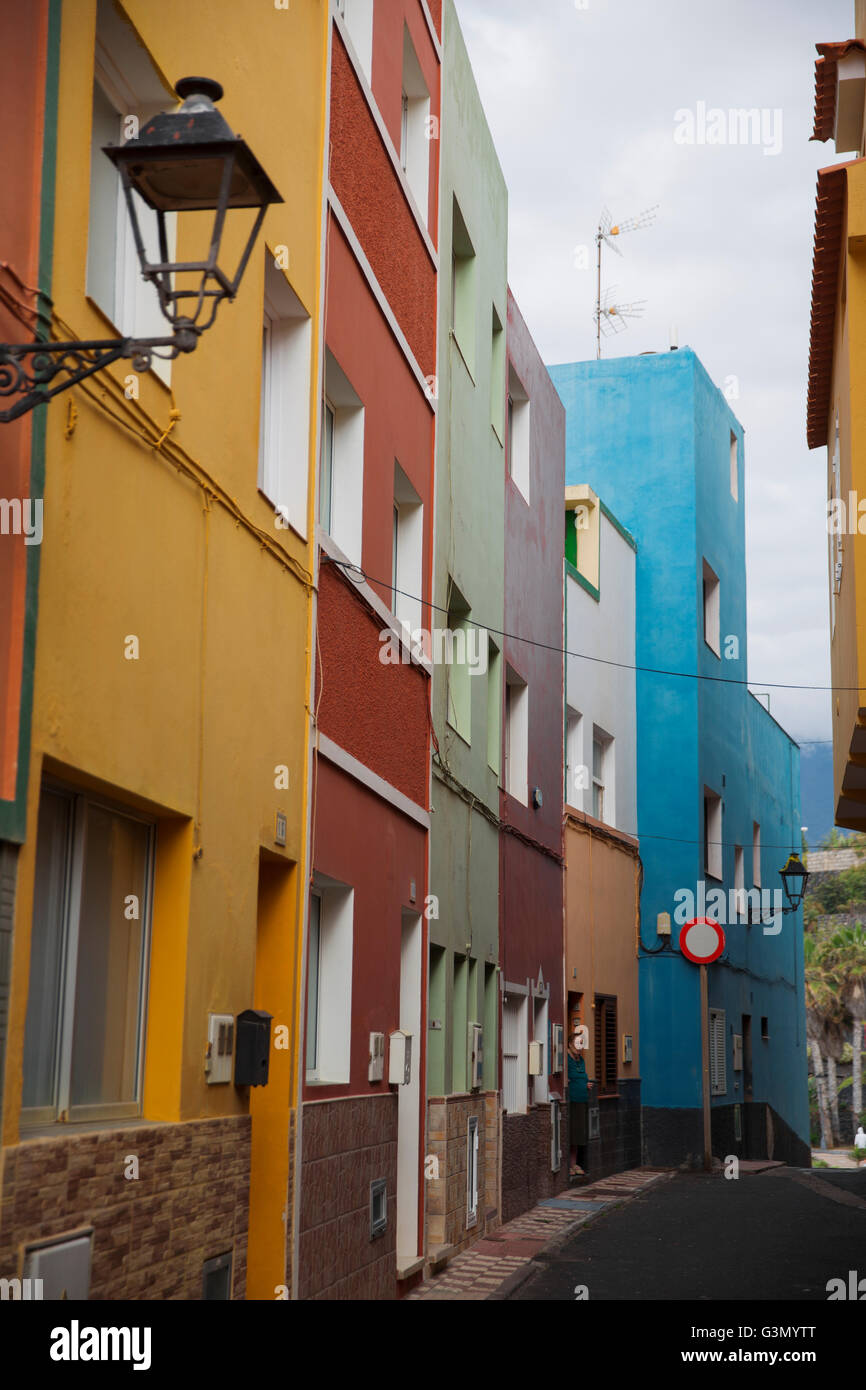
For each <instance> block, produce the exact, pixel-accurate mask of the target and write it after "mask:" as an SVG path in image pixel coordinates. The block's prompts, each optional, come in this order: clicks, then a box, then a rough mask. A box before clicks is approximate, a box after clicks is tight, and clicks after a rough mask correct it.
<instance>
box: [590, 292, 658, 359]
mask: <svg viewBox="0 0 866 1390" xmlns="http://www.w3.org/2000/svg"><path fill="white" fill-rule="evenodd" d="M645 304H646V300H645V299H634V300H632V301H631V303H630V304H624V303H623V302H622V300H620V299H617V298H616V286H615V285H612V286H611V288H610V289H608V290H605V292H604V297H603V299H602V300H601V302H600V304H599V306H598V308H597V310H596V314H597V316H598V332H599V334H602V333H603V334H604V335H605V337H609V336H610V335H611V334H612V333H623V332H625V330H626V328H628V324H627V323H626V319H639V318H640V317H641V315H642V314H643V311H644V306H645ZM599 356H601V353H600V352H599Z"/></svg>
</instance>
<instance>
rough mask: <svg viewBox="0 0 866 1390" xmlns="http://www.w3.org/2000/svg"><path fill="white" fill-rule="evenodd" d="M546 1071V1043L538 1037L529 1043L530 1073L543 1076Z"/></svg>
mask: <svg viewBox="0 0 866 1390" xmlns="http://www.w3.org/2000/svg"><path fill="white" fill-rule="evenodd" d="M543 1071H544V1043H543V1042H539V1041H538V1039H536V1040H535V1041H534V1042H531V1043H530V1044H529V1075H530V1076H541V1074H542V1072H543Z"/></svg>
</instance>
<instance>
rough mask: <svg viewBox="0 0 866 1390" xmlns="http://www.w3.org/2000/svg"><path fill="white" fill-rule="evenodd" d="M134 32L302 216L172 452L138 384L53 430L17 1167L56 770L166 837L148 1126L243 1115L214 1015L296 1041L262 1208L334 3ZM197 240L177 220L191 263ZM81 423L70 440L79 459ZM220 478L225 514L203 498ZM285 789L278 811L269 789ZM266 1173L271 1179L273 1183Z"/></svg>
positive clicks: (68, 308) (308, 551)
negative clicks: (272, 412) (296, 360)
mask: <svg viewBox="0 0 866 1390" xmlns="http://www.w3.org/2000/svg"><path fill="white" fill-rule="evenodd" d="M123 10H124V12H125V14H126V15H127V16H128V18H129V19H130V20H131V22H132V24H133V25H134V27H135V29H136V31H137V33H138V35H139V36H140V39H141V41H142V42H143V43H144V45H145V47H146V48H147V50H148V52H149V54H150V56H151V58H152V60H153V62H154V64H155V66H156V67H157V69H158V70H159V71H160V73H161V74H162V75H163V76H164V77H165V78H166V79H167V81H170V82H173V81H175V80H177V78H178V77H180V76H182V75H185V74H187V73H195V74H205V75H208V76H212V77H215V78H217V80H219V81H220V82H222V84H223V86H224V88H225V98H224V100H223V101H222V102H221V103H220V108H219V109H220V110H221V111H222V113H223V114H224V116H225V117H226V119H227V120H228V122H229V124H230V125H231V126H232V128H233V129H234V130H235V132H236V133H237V134H239V135H242V136H243V137H244V138H245V139H246V141H247V143H248V144H249V145H250V147H251V148H252V150H253V151H254V153H255V154H256V156H257V157H258V159H259V160H260V162H261V163H262V164H263V166H264V167H265V169H266V170H267V172H268V174H269V175H270V177H271V179H272V180H273V182H274V183H275V185H276V186H277V188H278V189H279V191H280V192H281V193H282V195H283V197H284V199H285V202H284V203H283V204H278V205H275V206H273V207H271V208H269V210H268V213H267V216H266V219H265V224H264V231H263V234H262V236H261V237H260V239H259V243H258V245H257V247H256V249H255V251H254V252H253V255H252V258H251V260H250V263H249V265H248V268H247V271H246V275H245V277H244V280H243V282H242V284H241V288H240V291H239V294H238V297H237V299H236V301H235V302H234V304H223V305H222V306H221V309H220V312H219V314H218V317H217V321H216V324H215V326H214V327H213V328H211V329H210V330H209V331H208V332H207V333H206V334H205V336H204V337H203V338H202V339H201V341H200V343H199V345H198V347H197V349H196V351H195V352H194V353H193V354H191V355H190V356H188V357H182V358H180V359H178V360H177V361H176V362H175V363H174V365H173V374H172V390H173V397H174V402H175V404H176V406H177V409H178V410H179V412H180V418H179V419H178V420H176V421H175V422H174V424H173V426H172V428H171V432H170V434H169V436H168V439H167V441H166V442H165V443H164V444H163V446H162V448H161V450H157V449H156V448H154V447H153V446H154V443H155V442H156V441H157V440H158V439H159V437H160V435H161V434H163V432H165V431H167V430H168V429H169V425H170V424H171V420H170V415H169V412H170V410H171V408H172V396H171V394H170V393H169V391H168V390H167V389H166V388H165V387H164V386H163V384H162V383H161V382H160V381H159V380H157V379H156V378H155V377H153V375H152V374H150V375H144V376H142V377H141V384H140V392H141V395H140V401H139V402H138V404H137V405H136V403H134V402H128V401H125V400H124V398H123V391H122V389H121V388H118V387H117V386H116V385H115V386H114V387H112V386H111V385H110V384H106V381H105V375H106V374H102V375H100V376H99V377H96V378H93V379H92V380H91V381H90V383H88V385H89V390H88V391H87V392H85V391H84V389H83V388H81V387H79V388H75V389H74V390H73V391H70V392H69V394H68V396H61V397H60V398H59V400H57V401H55V402H54V403H53V404H52V405H51V406H50V407H49V408H48V435H47V446H46V449H47V464H46V484H45V513H44V540H43V545H42V556H41V580H40V599H39V625H38V634H37V650H36V679H35V697H34V711H33V739H32V762H31V771H30V797H29V803H28V804H29V808H30V811H29V823H28V837H27V843H26V845H25V847H24V849H23V851H22V854H21V858H20V863H19V878H18V896H17V902H16V922H15V937H14V940H15V955H14V962H13V985H12V998H11V1018H10V1040H9V1047H8V1050H7V1066H6V1104H5V1130H4V1141H5V1142H6V1143H17V1142H18V1119H19V1107H20V1094H21V1059H22V1050H23V1037H24V1021H25V1015H26V1006H27V985H28V975H29V949H30V919H31V913H32V899H33V876H34V858H35V848H36V822H37V812H38V793H39V785H40V780H41V775H42V769H43V765H46V764H47V765H50V766H51V767H52V768H53V769H54V770H55V771H61V772H62V771H63V770H64V769H65V770H66V775H67V777H68V779H69V780H70V781H72V782H74V783H76V784H77V785H81V786H86V785H94V784H104V787H105V789H106V790H110V791H111V794H112V795H113V796H114V797H115V798H116V799H120V800H124V799H127V800H129V801H130V803H131V804H136V805H139V806H144V807H145V808H149V809H150V810H151V811H152V813H153V814H154V816H155V818H157V819H158V822H159V831H158V849H157V864H156V883H155V902H154V921H153V946H152V959H151V975H152V978H151V983H150V995H149V1013H148V1038H147V1053H146V1069H145V1087H144V1111H143V1113H144V1118H146V1119H161V1120H172V1119H173V1120H178V1119H189V1118H193V1117H205V1116H212V1115H225V1114H232V1113H243V1112H244V1111H245V1110H246V1109H247V1106H248V1104H249V1101H248V1096H247V1093H246V1092H244V1091H242V1090H236V1089H235V1087H234V1086H231V1085H230V1086H225V1085H223V1086H211V1087H209V1086H207V1085H206V1082H205V1075H204V1071H203V1057H204V1050H205V1044H206V1033H207V1014H208V1012H209V1011H217V1012H226V1013H232V1014H237V1013H239V1012H240V1011H241V1010H243V1009H245V1008H247V1007H250V1006H252V1005H253V1002H254V996H255V1003H256V1005H257V1006H259V1007H263V1008H267V1009H268V1010H269V1011H270V1012H272V1013H273V1014H274V1016H275V1017H274V1022H275V1025H276V1024H284V1025H286V1026H287V1027H288V1028H289V1031H290V1036H291V1038H292V1049H291V1056H292V1059H293V1061H292V1065H286V1064H285V1060H284V1058H280V1061H279V1064H278V1065H276V1066H274V1054H273V1051H272V1073H271V1074H272V1076H273V1077H274V1078H275V1082H274V1083H272V1085H273V1089H272V1090H270V1088H269V1090H270V1096H269V1107H268V1108H267V1109H266V1110H262V1114H263V1115H264V1114H267V1115H268V1116H269V1118H268V1119H267V1121H266V1122H265V1123H266V1124H270V1125H273V1126H275V1130H274V1134H273V1135H272V1142H271V1143H270V1146H268V1145H267V1144H266V1145H264V1148H263V1147H262V1145H261V1144H260V1145H259V1171H260V1174H262V1173H263V1178H264V1181H263V1183H262V1190H263V1191H265V1190H267V1189H268V1186H269V1182H270V1175H269V1173H268V1171H267V1164H268V1162H271V1161H273V1162H276V1163H278V1162H281V1160H278V1158H277V1156H276V1155H277V1152H278V1150H279V1148H280V1145H281V1143H283V1141H282V1140H281V1139H280V1135H281V1134H287V1133H288V1116H289V1110H290V1109H291V1108H292V1107H293V1106H294V1105H295V1103H296V1076H297V1066H296V1061H295V1059H296V1057H297V1039H298V1026H299V1013H300V1011H299V1009H298V989H299V979H300V968H299V966H300V947H301V940H300V937H301V933H300V930H299V922H301V921H302V918H303V909H304V904H305V900H306V892H305V855H306V845H305V834H306V810H305V807H306V801H307V780H308V777H309V766H308V764H309V758H308V735H309V710H308V703H309V687H310V674H311V672H310V652H311V612H312V605H311V589H310V587H309V584H308V583H305V582H302V581H303V579H304V577H305V576H307V577H309V576H310V575H311V573H312V568H313V555H312V548H311V545H310V542H309V537H310V535H311V534H312V531H313V516H314V485H313V482H314V472H313V471H311V475H310V486H309V501H308V526H307V536H308V539H307V540H304V539H302V538H301V537H300V536H298V535H297V534H296V533H295V532H294V531H291V530H289V529H278V528H277V527H276V526H275V518H274V513H273V509H272V507H271V506H270V505H269V503H268V502H267V501H266V500H265V499H264V498H263V497H262V496H261V494H259V492H258V490H257V468H258V445H259V402H260V389H261V382H260V376H261V335H262V303H263V282H264V269H265V242H267V244H268V246H269V247H271V248H274V247H276V246H278V245H286V246H287V247H288V248H289V257H290V262H289V270H288V272H287V278H288V280H289V282H290V284H291V286H292V289H293V290H294V291H295V293H296V294H297V296H298V298H299V299H300V300H301V302H302V304H303V305H304V307H305V308H306V310H307V311H308V312H309V314H310V315H311V318H312V324H313V333H312V344H311V390H310V432H309V448H310V459H311V460H313V459H314V458H315V449H316V430H317V423H318V409H317V401H318V395H319V372H320V348H319V341H318V324H319V319H320V302H319V301H320V284H321V253H320V247H321V223H322V169H323V163H324V122H325V113H326V99H325V91H326V75H327V61H326V48H327V22H326V21H327V0H303V3H294V0H293V3H292V4H291V5H290V6H289V8H288V9H278V8H277V7H276V6H275V5H274V4H272V3H268V2H267V0H262V3H261V4H258V5H239V4H237V3H236V0H207V2H206V3H205V0H188V3H185V4H183V5H178V4H177V3H176V0H125V4H124V6H123ZM95 23H96V3H95V0H65V3H64V9H63V29H62V37H61V65H60V91H59V117H58V133H59V148H58V159H57V168H58V178H57V193H56V217H55V239H54V246H55V253H54V276H53V291H52V292H53V298H54V303H55V310H56V313H57V315H58V317H59V320H60V322H61V324H62V325H64V326H68V329H69V330H71V332H72V333H73V334H74V335H75V336H77V337H79V338H89V337H105V336H114V335H115V329H114V328H113V326H111V325H109V324H108V323H107V321H106V320H105V318H104V317H103V315H102V314H101V313H100V312H99V311H98V310H97V309H96V308H95V306H93V305H92V304H91V303H90V302H89V301H88V300H87V298H86V295H85V275H86V262H87V232H88V204H89V166H90V121H91V105H92V84H93V70H94V36H95ZM265 98H267V99H265ZM171 104H172V98H171V97H170V96H169V95H168V93H167V95H166V107H167V108H168V107H170V105H171ZM205 217H207V214H186V215H184V216H182V217H181V219H180V226H179V236H178V250H179V252H180V254H181V255H183V254H186V253H187V252H188V250H189V247H190V245H191V233H192V230H193V226H194V227H195V230H198V228H199V226H200V219H202V218H205ZM251 217H252V214H250V213H248V212H241V213H235V214H231V213H230V214H229V216H228V221H227V232H226V236H225V237H224V247H225V251H224V254H223V256H222V257H221V261H222V262H223V263H225V261H229V262H230V263H231V266H232V269H233V268H234V264H235V263H236V261H237V258H238V255H239V253H240V250H241V248H242V246H243V243H244V240H245V237H246V234H247V230H248V228H249V226H250V223H251ZM233 223H236V224H237V223H239V224H241V225H240V227H238V226H233ZM166 331H167V329H166ZM58 336H60V332H58ZM63 336H65V332H64V333H63ZM130 370H131V367H130V365H129V364H128V363H126V364H124V363H122V364H119V365H118V366H117V367H116V368H114V369H110V374H111V377H112V378H113V380H114V382H115V383H119V382H122V381H123V379H124V377H125V376H126V374H127V373H128V372H129V371H130ZM72 406H74V408H75V409H76V410H77V419H76V420H75V421H74V428H72V429H71V431H70V432H69V435H68V437H67V426H68V425H69V423H70V422H69V417H68V414H67V411H68V410H69V409H70V407H72ZM112 416H114V417H116V418H112ZM142 432H144V433H145V434H146V435H147V436H148V438H147V441H145V440H142V439H141V438H140V437H139V436H140V434H141V433H142ZM179 451H180V452H179ZM208 478H210V479H212V480H213V482H214V484H215V487H214V489H213V492H214V493H216V494H217V495H216V496H212V495H211V496H209V492H210V489H209V487H208V485H207V479H208ZM202 483H204V484H205V485H204V486H202ZM261 533H263V534H261ZM129 634H135V635H136V636H137V637H138V639H139V643H140V657H139V659H138V660H137V661H129V660H126V659H125V658H124V639H125V638H126V637H127V636H128V635H129ZM282 764H285V765H287V767H288V769H289V788H288V790H287V791H286V790H277V789H276V788H275V769H276V768H277V767H278V766H279V765H282ZM277 810H280V811H282V812H284V813H285V815H286V817H287V844H286V847H285V849H280V848H278V847H277V846H276V845H275V843H274V824H275V814H276V812H277ZM262 849H265V850H267V851H269V852H270V853H271V854H272V855H273V857H274V859H275V860H276V861H278V860H280V859H282V860H284V861H285V863H286V865H287V869H289V870H291V869H292V866H298V868H297V870H296V871H291V872H287V875H286V878H285V884H287V885H290V890H289V891H283V892H282V893H281V894H280V895H279V902H278V905H277V908H276V909H275V910H276V912H277V916H276V917H274V915H273V911H271V915H270V917H269V918H268V922H269V927H270V930H271V931H272V932H274V931H276V932H277V933H278V934H279V933H282V942H281V944H280V945H279V946H278V947H276V948H275V947H274V946H273V944H272V943H270V944H269V948H268V949H269V959H270V961H271V963H272V965H274V967H275V968H274V969H273V972H272V973H271V974H270V976H269V977H268V983H267V984H265V983H263V979H262V975H261V969H260V968H259V972H258V975H257V961H256V947H257V931H258V929H259V916H260V912H259V902H258V899H259V870H260V851H261V850H262ZM194 851H200V857H198V858H194ZM284 886H285V885H284ZM259 965H261V963H259ZM278 1093H279V1098H280V1104H279V1105H276V1104H275V1102H276V1099H277V1094H278ZM260 1128H261V1125H260ZM254 1143H255V1139H254ZM284 1147H285V1144H284V1143H283V1148H284ZM263 1152H264V1153H265V1154H267V1153H268V1152H270V1154H271V1159H267V1158H266V1159H265V1170H262V1169H261V1161H262V1153H263ZM284 1167H285V1165H284ZM290 1200H291V1198H290V1195H289V1196H285V1197H284V1198H283V1199H282V1200H280V1201H279V1202H277V1203H276V1206H278V1207H279V1210H278V1211H276V1212H274V1210H272V1208H273V1207H274V1205H275V1204H274V1203H273V1202H271V1204H270V1206H268V1205H267V1204H266V1205H265V1206H261V1205H258V1206H257V1205H256V1199H255V1195H254V1199H253V1210H252V1211H251V1228H250V1252H249V1288H250V1290H252V1289H253V1287H255V1288H256V1289H257V1290H258V1291H259V1296H264V1297H273V1286H274V1284H276V1283H280V1282H283V1272H282V1265H281V1257H280V1256H279V1242H278V1241H276V1240H275V1239H274V1237H273V1231H272V1229H271V1227H272V1222H273V1220H274V1219H276V1220H279V1221H280V1223H281V1222H282V1213H283V1209H284V1207H285V1206H286V1202H287V1201H290ZM284 1248H285V1232H284V1228H283V1251H284ZM263 1251H267V1253H266V1254H262V1253H261V1252H263ZM268 1289H270V1292H268V1291H267V1290H268ZM263 1290H264V1292H262V1291H263Z"/></svg>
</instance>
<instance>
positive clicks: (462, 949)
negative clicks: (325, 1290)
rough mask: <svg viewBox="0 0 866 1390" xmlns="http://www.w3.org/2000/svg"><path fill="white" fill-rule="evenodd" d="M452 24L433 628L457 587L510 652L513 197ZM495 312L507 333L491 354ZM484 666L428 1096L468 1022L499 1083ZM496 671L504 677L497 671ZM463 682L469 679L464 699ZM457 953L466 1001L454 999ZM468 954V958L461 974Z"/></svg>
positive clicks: (442, 1088)
mask: <svg viewBox="0 0 866 1390" xmlns="http://www.w3.org/2000/svg"><path fill="white" fill-rule="evenodd" d="M443 22H444V35H443V43H444V55H445V56H444V63H443V69H442V71H443V82H442V85H443V92H442V125H441V142H442V144H441V152H440V153H441V166H440V167H441V196H440V219H441V221H440V239H439V256H440V273H439V362H438V396H439V416H438V424H437V452H436V503H435V506H436V515H435V522H436V524H435V552H434V603H435V604H436V605H437V607H436V609H435V610H434V615H433V618H432V619H431V626H432V625H433V624H434V623H435V624H437V625H439V626H445V625H446V623H447V617H446V612H447V610H448V609H449V607H451V608H452V611H453V609H454V607H455V605H454V597H455V595H454V589H453V587H452V586H456V589H457V590H458V591H459V595H460V597H461V598H462V599H463V600H465V603H466V604H467V605H468V608H469V614H468V616H469V618H470V619H472V620H474V622H475V623H480V624H481V625H482V626H485V627H487V628H490V629H492V630H493V631H492V636H493V641H494V642H495V643H496V645H497V647H501V639H500V638H499V637H498V636H497V635H496V634H497V632H498V631H501V629H502V626H503V563H504V529H505V484H504V476H505V457H504V448H503V445H504V438H505V420H504V414H505V404H504V403H505V389H504V373H505V353H504V351H503V347H504V337H503V333H504V329H505V325H506V315H507V307H508V306H507V257H508V192H507V188H506V185H505V179H504V177H503V174H502V170H501V169H500V167H499V161H498V159H497V156H496V151H495V149H494V146H493V140H492V138H491V135H490V131H489V130H488V127H487V122H486V120H485V116H484V110H483V107H482V105H481V98H480V97H479V95H478V89H477V87H476V85H475V78H474V76H473V74H472V69H471V66H470V63H469V58H468V55H467V52H466V47H465V44H464V41H463V35H462V34H461V32H460V26H459V23H458V21H457V15H456V12H455V9H454V4H453V0H446V4H445V8H444V20H443ZM455 200H456V204H457V208H458V209H459V211H458V213H457V215H456V216H455V214H454V206H455ZM470 252H474V255H472V254H470ZM455 257H456V264H455V260H454V259H453V258H455ZM455 269H456V277H457V284H456V292H455V291H454V289H453V279H454V270H455ZM494 313H495V315H496V317H497V319H498V322H499V324H500V325H501V329H502V330H503V332H502V333H500V335H499V338H498V342H497V343H496V344H494V336H495V335H494ZM455 327H456V334H455V332H454V328H455ZM494 362H495V363H496V367H495V368H494ZM493 420H495V422H496V425H495V426H494V424H493V423H492V421H493ZM469 627H470V629H471V627H472V624H471V623H470V624H469ZM482 651H485V648H482ZM485 655H486V652H485ZM481 669H483V662H482V664H481V666H480V667H479V674H477V675H473V676H471V677H470V678H469V681H468V685H469V700H470V717H469V722H468V725H467V727H466V733H468V735H469V737H468V739H466V738H464V737H461V735H460V734H459V733H458V732H457V731H456V729H455V728H453V727H452V726H451V725H450V724H449V722H448V708H449V701H448V685H449V675H450V672H449V668H448V666H447V665H437V666H436V667H435V669H434V674H433V697H432V698H433V723H434V727H435V730H436V735H437V738H438V740H439V758H438V759H437V758H436V757H435V756H434V773H433V793H432V804H433V818H432V820H433V825H432V831H431V837H430V840H431V848H430V870H431V872H430V892H431V893H433V894H435V895H436V896H437V897H438V899H439V917H438V920H436V919H434V920H431V922H430V940H431V944H432V945H433V946H434V947H441V948H444V952H445V955H444V962H443V963H444V971H443V972H442V973H443V975H444V979H443V980H441V984H440V985H439V986H438V987H439V988H441V987H442V986H444V990H443V993H444V999H443V1004H444V1011H443V1012H444V1017H443V1028H442V1029H441V1030H438V1029H437V1030H435V1031H432V1030H431V1032H430V1033H429V1037H428V1043H429V1052H428V1092H429V1094H430V1095H448V1094H449V1093H451V1092H452V1091H460V1090H463V1089H464V1088H465V1085H466V1068H465V1062H464V1060H463V1059H464V1055H465V1051H466V1044H465V1033H466V1024H467V1023H468V1022H477V1023H483V1024H485V1030H484V1085H485V1089H494V1088H496V1087H497V1086H498V1064H497V1057H498V1039H497V1037H496V1034H495V1019H496V1018H497V1017H498V1008H496V1007H495V1001H496V990H497V989H498V975H497V974H496V973H495V972H494V971H492V970H489V969H487V970H485V968H484V967H485V966H490V965H495V964H496V963H497V962H498V950H499V832H498V828H497V825H496V823H495V819H496V817H498V812H499V777H498V775H497V773H496V772H494V771H493V769H492V768H491V767H490V766H489V763H488V737H487V730H488V715H489V707H490V706H491V705H492V711H491V712H492V713H493V715H494V716H495V717H498V716H499V712H500V707H501V698H502V691H501V688H500V689H499V690H498V691H496V692H494V698H493V700H492V701H488V676H487V674H486V673H485V674H481ZM497 670H498V671H499V674H500V676H501V672H502V665H501V663H498V665H497ZM460 684H461V683H460V681H459V680H458V682H457V685H458V687H459V686H460ZM465 685H466V682H465V681H464V682H463V683H462V686H463V690H464V691H465ZM452 779H453V780H452ZM455 783H456V784H459V788H460V789H462V790H460V789H458V787H457V786H455ZM473 798H474V800H475V803H476V804H475V805H474V806H473V805H472V804H471V802H472V799H473ZM485 811H486V812H487V816H486V815H485ZM488 816H489V817H491V818H492V819H488ZM470 904H471V907H470ZM455 956H456V957H457V958H458V964H457V971H456V980H457V991H458V994H459V995H460V997H459V998H458V999H456V1000H455V965H454V963H455ZM461 957H465V958H466V965H465V966H464V965H462V963H461V960H460V958H461ZM473 961H475V962H477V964H476V965H475V966H474V967H473V964H472V963H473ZM485 978H486V979H487V987H486V989H485ZM464 990H465V994H464ZM485 994H486V996H487V999H486V1004H485ZM440 998H442V995H441V994H440ZM432 1016H434V1017H438V1014H436V1013H435V1012H433V1013H432Z"/></svg>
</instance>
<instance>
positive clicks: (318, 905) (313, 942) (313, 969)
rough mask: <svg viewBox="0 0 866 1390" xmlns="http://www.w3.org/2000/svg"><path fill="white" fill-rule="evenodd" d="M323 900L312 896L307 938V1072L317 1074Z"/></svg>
mask: <svg viewBox="0 0 866 1390" xmlns="http://www.w3.org/2000/svg"><path fill="white" fill-rule="evenodd" d="M321 921H322V900H321V898H320V897H319V895H318V893H311V894H310V926H309V933H308V937H307V1030H306V1033H307V1071H308V1072H311V1073H315V1071H316V1064H317V1060H318V1055H319V946H320V927H321Z"/></svg>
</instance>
